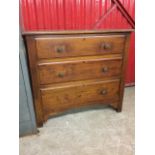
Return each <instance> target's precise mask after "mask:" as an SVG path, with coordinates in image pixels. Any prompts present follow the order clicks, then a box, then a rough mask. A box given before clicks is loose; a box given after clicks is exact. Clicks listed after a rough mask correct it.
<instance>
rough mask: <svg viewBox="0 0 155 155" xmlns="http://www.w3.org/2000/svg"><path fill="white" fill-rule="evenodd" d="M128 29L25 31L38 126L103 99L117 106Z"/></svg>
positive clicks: (124, 65)
mask: <svg viewBox="0 0 155 155" xmlns="http://www.w3.org/2000/svg"><path fill="white" fill-rule="evenodd" d="M130 32H131V30H117V31H114V30H111V31H67V32H66V31H61V32H60V31H59V32H28V33H25V34H24V35H23V36H24V38H25V42H26V45H27V54H28V63H29V70H30V75H31V84H32V89H33V101H34V106H35V112H36V119H37V125H38V126H42V125H43V123H44V122H45V121H46V120H47V119H48V118H49V117H50V116H53V115H57V114H59V113H61V112H64V111H65V110H69V109H72V108H78V107H82V106H87V105H94V104H108V105H111V106H112V107H113V108H114V109H116V110H117V111H119V112H120V111H121V110H122V103H123V94H124V79H125V72H126V65H127V59H128V48H129V37H130Z"/></svg>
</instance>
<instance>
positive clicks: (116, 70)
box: [38, 57, 122, 84]
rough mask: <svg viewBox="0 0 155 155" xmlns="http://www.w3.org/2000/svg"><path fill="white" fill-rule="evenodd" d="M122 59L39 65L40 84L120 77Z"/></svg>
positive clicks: (50, 62) (70, 61) (80, 60)
mask: <svg viewBox="0 0 155 155" xmlns="http://www.w3.org/2000/svg"><path fill="white" fill-rule="evenodd" d="M121 65H122V58H121V57H118V58H94V59H93V58H91V59H84V58H83V59H76V60H66V61H61V62H60V61H58V62H52V61H48V62H44V63H39V64H38V68H39V69H38V71H39V80H40V84H52V83H57V82H67V81H76V80H87V79H95V78H107V77H113V76H119V75H120V73H121Z"/></svg>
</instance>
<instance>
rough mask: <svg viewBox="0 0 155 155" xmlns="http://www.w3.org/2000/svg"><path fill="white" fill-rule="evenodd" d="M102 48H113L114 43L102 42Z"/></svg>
mask: <svg viewBox="0 0 155 155" xmlns="http://www.w3.org/2000/svg"><path fill="white" fill-rule="evenodd" d="M101 49H103V50H110V49H112V44H111V43H102V44H101Z"/></svg>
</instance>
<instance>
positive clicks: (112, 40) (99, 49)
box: [35, 35, 125, 59]
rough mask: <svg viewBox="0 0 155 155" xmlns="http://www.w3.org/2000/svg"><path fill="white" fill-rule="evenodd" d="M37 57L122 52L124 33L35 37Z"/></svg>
mask: <svg viewBox="0 0 155 155" xmlns="http://www.w3.org/2000/svg"><path fill="white" fill-rule="evenodd" d="M35 40H36V50H37V55H38V58H39V59H45V58H59V57H61V58H62V57H63V58H64V57H75V56H88V55H103V54H112V53H122V52H123V48H124V46H123V45H124V40H125V36H124V35H111V36H110V35H107V36H102V35H101V36H88V35H87V36H83V37H79V36H70V37H68V36H63V37H52V36H45V37H36V38H35Z"/></svg>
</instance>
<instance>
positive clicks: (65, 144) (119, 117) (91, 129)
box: [19, 87, 135, 155]
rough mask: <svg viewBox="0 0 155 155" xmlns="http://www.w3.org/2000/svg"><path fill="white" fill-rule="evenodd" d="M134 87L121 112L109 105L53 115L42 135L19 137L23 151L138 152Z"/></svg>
mask: <svg viewBox="0 0 155 155" xmlns="http://www.w3.org/2000/svg"><path fill="white" fill-rule="evenodd" d="M134 95H135V90H134V87H128V88H126V89H125V97H124V106H123V111H122V112H121V113H117V112H116V111H114V110H113V109H111V108H109V107H102V108H92V109H85V110H82V111H74V112H73V111H72V112H68V113H67V114H65V115H62V116H59V117H55V118H52V119H49V120H48V121H47V123H46V124H45V125H44V127H43V128H40V129H39V130H40V133H39V134H38V135H33V136H26V137H22V138H20V140H19V147H20V150H19V151H20V155H134V119H135V118H134V114H135V113H134Z"/></svg>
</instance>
